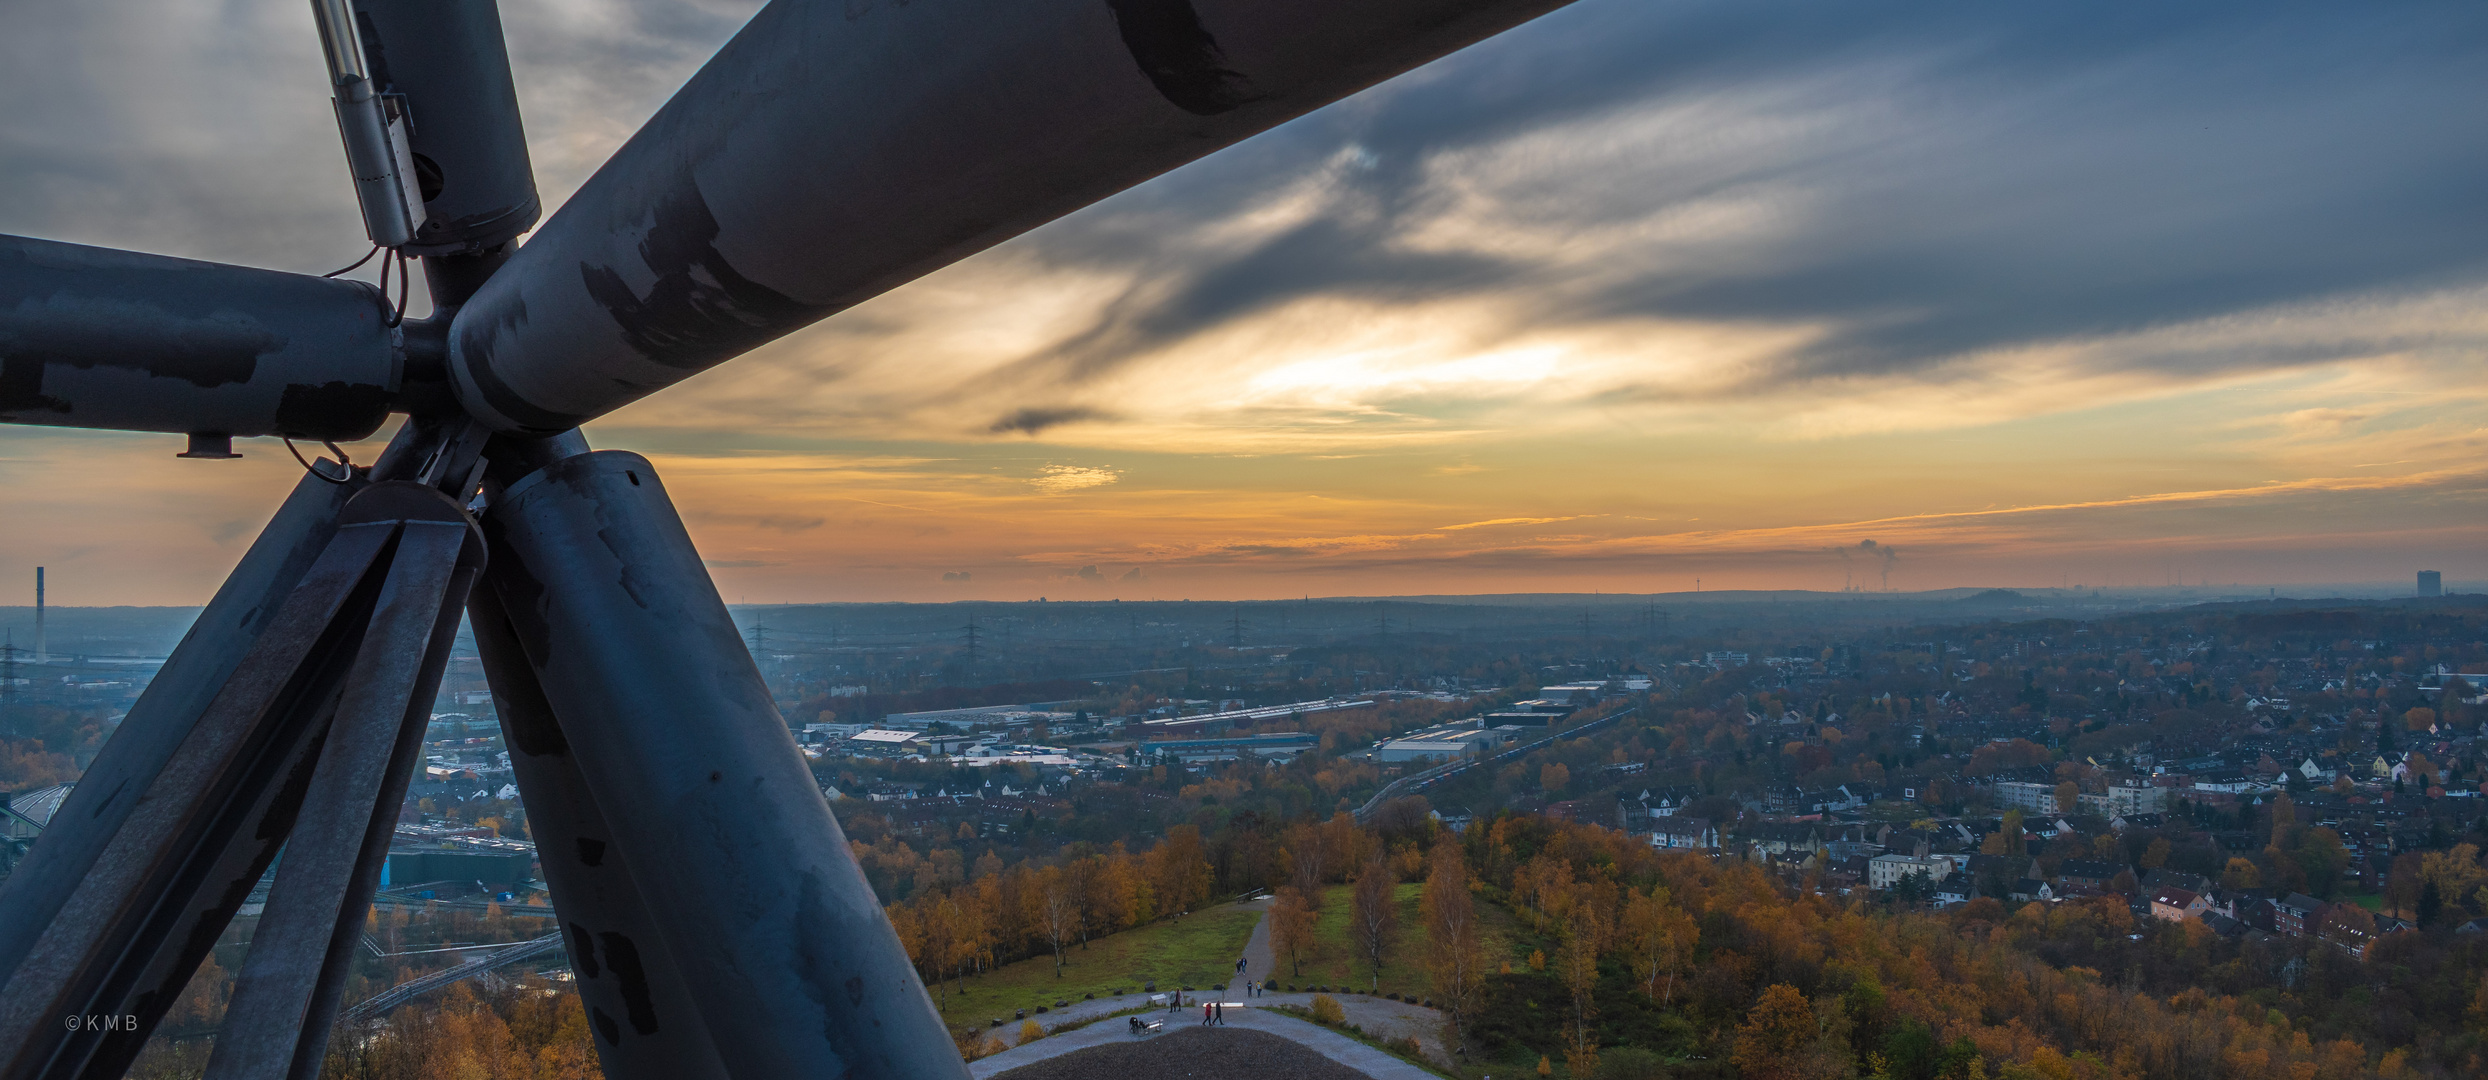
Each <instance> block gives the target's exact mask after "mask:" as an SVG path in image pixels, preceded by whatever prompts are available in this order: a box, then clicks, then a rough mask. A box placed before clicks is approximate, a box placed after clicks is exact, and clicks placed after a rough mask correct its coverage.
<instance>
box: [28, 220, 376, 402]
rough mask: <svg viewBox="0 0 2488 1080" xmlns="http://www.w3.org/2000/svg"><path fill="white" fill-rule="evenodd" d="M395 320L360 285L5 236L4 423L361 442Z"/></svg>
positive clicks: (301, 275)
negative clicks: (286, 436) (391, 321)
mask: <svg viewBox="0 0 2488 1080" xmlns="http://www.w3.org/2000/svg"><path fill="white" fill-rule="evenodd" d="M389 316H390V312H389V309H387V308H386V307H384V306H382V304H381V302H380V294H379V293H378V292H376V291H374V290H373V289H372V288H371V287H370V286H367V285H363V284H360V283H357V282H352V281H336V280H331V279H328V278H316V277H310V276H307V275H303V274H282V273H278V272H276V271H273V270H254V269H250V268H248V267H241V266H225V265H222V264H219V263H208V262H194V261H192V260H189V259H174V258H167V257H165V256H162V255H142V254H139V253H137V252H131V251H115V250H113V249H110V248H98V247H85V246H82V245H78V244H62V243H56V242H53V241H50V240H34V239H29V238H27V237H22V236H0V422H6V423H16V424H46V425H52V426H56V427H86V428H112V429H115V430H121V431H166V432H196V433H203V434H213V435H231V436H257V435H290V436H293V437H295V438H311V439H335V440H340V441H343V440H352V439H360V438H363V437H364V436H367V435H370V434H371V433H372V432H374V431H377V430H379V428H380V423H381V421H383V420H385V419H387V418H388V412H389V403H390V401H391V399H392V398H393V397H394V395H395V394H396V393H397V391H398V384H399V360H398V353H397V349H396V340H395V338H396V335H395V334H394V333H393V332H392V330H391V328H390V327H389V326H388V325H386V324H387V322H388V320H389Z"/></svg>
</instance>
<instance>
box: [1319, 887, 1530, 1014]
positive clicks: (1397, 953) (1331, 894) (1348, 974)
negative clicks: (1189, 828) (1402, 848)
mask: <svg viewBox="0 0 2488 1080" xmlns="http://www.w3.org/2000/svg"><path fill="white" fill-rule="evenodd" d="M1424 894H1425V886H1424V885H1423V884H1421V883H1418V882H1406V883H1403V884H1401V885H1400V886H1399V890H1398V894H1397V896H1396V897H1395V898H1394V899H1396V900H1397V901H1398V902H1399V932H1398V933H1397V935H1396V936H1394V937H1393V938H1392V941H1391V947H1390V948H1388V949H1386V950H1384V951H1383V954H1382V987H1381V991H1380V992H1382V993H1385V994H1391V993H1396V994H1400V995H1402V996H1407V997H1419V998H1423V997H1428V996H1431V995H1432V993H1433V980H1432V978H1430V977H1429V976H1428V974H1427V972H1426V945H1425V924H1424V922H1423V921H1421V912H1420V910H1419V901H1420V899H1421V898H1422V897H1423V896H1424ZM1354 907H1355V903H1354V899H1353V895H1352V894H1351V892H1350V891H1349V888H1348V887H1347V886H1345V885H1334V886H1331V887H1330V888H1329V889H1326V890H1324V891H1323V895H1322V910H1321V912H1320V914H1319V916H1318V917H1317V918H1316V919H1315V920H1314V923H1313V938H1314V947H1313V948H1312V949H1311V950H1310V951H1308V952H1306V953H1305V955H1304V957H1303V964H1302V965H1301V966H1302V971H1303V973H1302V974H1298V973H1297V969H1296V968H1294V967H1291V966H1289V964H1288V961H1287V958H1286V957H1284V956H1281V957H1279V958H1278V960H1279V970H1278V981H1279V982H1280V984H1282V985H1285V984H1290V983H1292V984H1294V985H1295V986H1296V987H1298V988H1299V989H1301V988H1303V987H1306V986H1317V985H1319V986H1333V987H1337V986H1345V987H1349V988H1352V989H1354V990H1356V991H1357V992H1358V993H1363V992H1365V991H1366V990H1367V989H1368V988H1369V987H1372V986H1373V985H1374V984H1373V971H1372V969H1371V968H1370V967H1368V966H1367V965H1366V963H1365V960H1364V958H1363V957H1362V955H1360V954H1359V953H1358V951H1357V949H1356V945H1355V940H1354V938H1353V937H1352V936H1351V935H1350V933H1349V927H1348V919H1349V915H1350V913H1351V912H1352V911H1353V910H1354ZM1477 917H1478V927H1479V930H1480V936H1481V937H1482V938H1483V939H1484V940H1483V944H1484V945H1485V952H1486V963H1487V964H1488V970H1493V965H1496V964H1500V963H1502V962H1503V961H1504V960H1505V959H1506V958H1507V957H1508V958H1510V959H1512V960H1513V962H1514V964H1515V966H1517V965H1518V963H1519V960H1520V957H1517V956H1510V955H1509V954H1510V953H1511V951H1512V950H1513V949H1514V948H1516V947H1517V945H1516V942H1517V941H1518V940H1519V939H1520V938H1521V937H1523V936H1525V935H1524V934H1523V933H1522V932H1523V931H1526V930H1527V927H1525V926H1519V925H1515V923H1514V921H1513V919H1512V914H1511V912H1510V911H1508V910H1506V909H1504V908H1503V907H1502V906H1501V905H1499V904H1492V903H1488V902H1487V901H1486V900H1485V899H1484V898H1483V897H1480V898H1479V899H1478V901H1477ZM1520 955H1521V956H1526V955H1528V950H1527V949H1521V950H1520Z"/></svg>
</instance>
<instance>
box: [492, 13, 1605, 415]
mask: <svg viewBox="0 0 2488 1080" xmlns="http://www.w3.org/2000/svg"><path fill="white" fill-rule="evenodd" d="M1565 2H1566V0H1358V2H1355V3H1340V2H1338V0H1197V2H1195V0H1105V2H1104V3H1082V4H1046V3H1024V2H1014V0H943V2H941V3H917V4H910V3H907V2H905V0H895V2H892V3H884V4H875V3H873V2H872V0H775V2H774V3H771V4H770V5H769V6H768V7H766V8H763V9H762V10H761V11H760V13H759V14H757V15H755V16H753V18H752V21H751V22H750V23H749V24H748V25H746V26H745V27H744V28H743V30H742V32H740V33H738V34H736V35H735V37H734V39H733V40H732V41H730V42H728V43H727V44H726V46H725V48H723V49H721V50H719V52H718V53H717V55H716V57H715V58H714V59H712V60H710V61H709V63H708V65H707V66H706V67H704V68H702V69H701V70H700V72H699V74H697V75H695V76H693V77H692V79H691V81H690V82H689V83H687V84H685V85H684V86H683V88H682V90H681V92H679V93H677V94H676V95H675V96H674V99H673V100H672V101H670V102H668V103H667V104H666V105H665V107H664V108H663V109H661V110H659V111H658V112H657V114H656V116H655V117H653V118H652V119H650V120H649V121H648V124H647V126H645V127H643V128H641V129H640V131H639V133H638V134H637V135H635V136H633V137H632V139H631V141H630V142H629V143H628V144H626V145H625V146H623V148H622V149H621V151H620V152H618V153H616V154H615V155H614V157H613V159H612V160H611V161H609V162H607V163H606V164H605V166H604V168H603V169H601V170H599V171H598V172H597V174H596V175H595V177H594V178H592V179H590V180H589V181H588V183H587V184H586V186H584V187H582V188H580V189H579V192H578V193H577V194H576V195H574V196H572V197H571V199H570V201H569V202H568V203H567V204H566V205H564V206H563V207H562V209H561V210H560V211H559V212H558V213H556V214H554V216H553V218H552V220H551V221H549V222H547V223H546V224H545V226H544V227H543V228H542V229H539V230H537V232H536V234H535V236H534V237H533V238H532V239H530V240H529V242H528V243H527V244H526V245H525V246H524V247H522V248H521V249H520V250H519V253H518V254H517V256H516V257H515V258H513V259H512V260H511V262H510V264H509V265H508V266H506V267H504V268H503V269H502V270H501V271H500V272H499V273H497V274H495V275H494V276H493V278H492V280H490V281H489V282H487V283H486V284H485V285H484V287H483V288H482V290H481V291H480V292H478V293H477V294H476V296H475V297H474V298H473V299H472V300H471V301H469V302H468V303H467V304H466V305H465V307H464V308H462V309H461V310H460V311H459V313H458V315H457V319H456V322H455V323H454V325H453V326H452V328H451V331H450V341H449V353H450V355H449V365H450V375H451V378H452V380H453V383H454V388H455V390H456V393H457V395H458V399H459V400H460V402H462V403H463V404H464V405H465V406H466V409H467V411H468V412H469V413H471V414H472V415H474V416H476V417H477V418H479V419H482V420H483V421H484V422H485V423H487V424H489V425H491V426H492V427H493V428H494V429H495V430H498V431H504V432H526V433H533V434H549V433H552V432H556V431H561V430H564V429H567V428H571V427H575V426H577V425H579V424H580V423H583V422H585V421H587V420H590V419H593V418H595V417H597V416H601V415H603V414H605V413H607V412H610V411H612V410H613V409H615V408H618V407H620V406H622V405H625V404H628V403H630V402H632V401H635V400H637V399H639V398H641V397H644V396H646V395H648V394H650V393H653V392H655V391H657V390H660V389H663V388H665V387H667V386H670V385H672V384H674V383H676V382H679V381H681V380H683V379H685V378H688V377H690V376H691V375H693V374H695V373H697V372H699V371H702V370H704V369H706V368H709V367H711V366H713V365H715V364H718V363H720V362H723V361H725V360H728V359H731V358H732V357H734V356H735V355H737V354H739V353H742V352H744V351H745V350H748V349H751V348H752V347H754V346H757V345H759V344H761V343H763V342H767V341H770V340H772V339H775V338H777V337H779V336H781V335H784V334H786V333H789V332H791V331H793V330H796V329H799V328H801V327H803V326H806V325H809V324H811V323H813V322H815V321H817V320H819V319H822V318H825V317H827V316H829V315H831V314H834V313H836V312H838V311H840V310H842V309H844V308H847V307H850V306H853V305H855V304H857V303H860V302H862V301H864V300H866V299H868V298H870V297H872V296H874V295H876V294H878V293H881V292H883V291H885V290H888V289H890V288H892V287H895V286H897V285H899V284H901V283H903V282H906V281H908V280H910V279H913V278H915V277H918V276H920V275H923V274H925V273H928V272H930V271H932V270H934V269H937V268H939V267H941V266H944V265H946V264H948V263H951V262H955V261H957V260H959V259H962V258H965V257H966V256H968V255H971V254H974V253H976V252H978V251H981V250H983V249H985V248H987V247H991V246H992V245H994V244H997V243H1000V242H1001V241H1003V240H1006V239H1008V238H1010V237H1012V236H1015V235H1017V234H1019V233H1021V232H1025V231H1026V230H1028V229H1031V228H1034V227H1035V226H1037V225H1040V224H1042V223H1044V222H1046V221H1049V220H1052V219H1053V218H1056V217H1059V216H1061V215H1063V214H1066V213H1069V212H1070V211H1072V210H1075V209H1078V208H1080V207H1082V206H1085V205H1087V204H1089V203H1091V202H1095V201H1096V200H1098V199H1101V198H1104V197H1105V196H1107V195H1110V194H1113V193H1114V192H1117V191H1120V190H1122V189H1124V188H1127V187H1130V186H1132V185H1133V184H1137V183H1139V182H1141V181H1143V180H1146V179H1148V178H1150V177H1152V176H1155V175H1157V174H1159V173H1162V172H1165V171H1167V170H1168V169H1172V168H1174V167H1176V166H1178V165H1181V164H1183V163H1185V162H1188V161H1191V160H1193V159H1195V158H1198V157H1201V156H1202V155H1204V154H1207V153H1209V152H1211V151H1213V150H1216V149H1218V148H1220V147H1222V146H1226V145H1228V144H1230V143H1233V142H1236V141H1238V140H1240V139H1243V138H1245V137H1246V136H1249V135H1252V134H1255V133H1257V132H1260V131H1263V130H1265V129H1268V128H1270V127H1272V126H1274V125H1276V124H1278V123H1280V122H1282V121H1285V120H1288V119H1291V118H1293V117H1296V116H1299V115H1302V114H1304V113H1306V112H1308V111H1311V110H1312V109H1315V108H1318V107H1320V106H1322V105H1325V104H1328V103H1330V102H1332V101H1336V100H1338V99H1339V98H1342V97H1345V96H1347V95H1348V94H1351V93H1354V92H1356V91H1357V90H1360V89H1363V88H1365V87H1367V86H1371V85H1373V84H1374V83H1377V82H1380V81H1382V80H1383V79H1386V78H1389V77H1391V76H1393V75H1397V74H1399V73H1401V72H1404V71H1407V70H1409V69H1411V68H1414V67H1416V66H1418V65H1420V64H1423V63H1425V62H1427V61H1429V60H1433V59H1435V58H1436V57H1439V56H1442V55H1444V54H1446V53H1449V52H1451V51H1452V50H1455V49H1458V48H1460V47H1462V46H1464V45H1468V44H1470V43H1472V42H1475V41H1477V40H1479V39H1481V38H1485V37H1487V36H1489V35H1492V34H1495V33H1498V32H1500V31H1502V30H1505V29H1508V28H1510V27H1512V26H1514V25H1517V24H1518V23H1520V22H1522V21H1525V20H1527V19H1530V18H1532V17H1535V16H1537V15H1540V14H1543V13H1545V12H1547V11H1550V10H1552V9H1554V8H1556V7H1560V6H1562V4H1564V3H1565Z"/></svg>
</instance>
